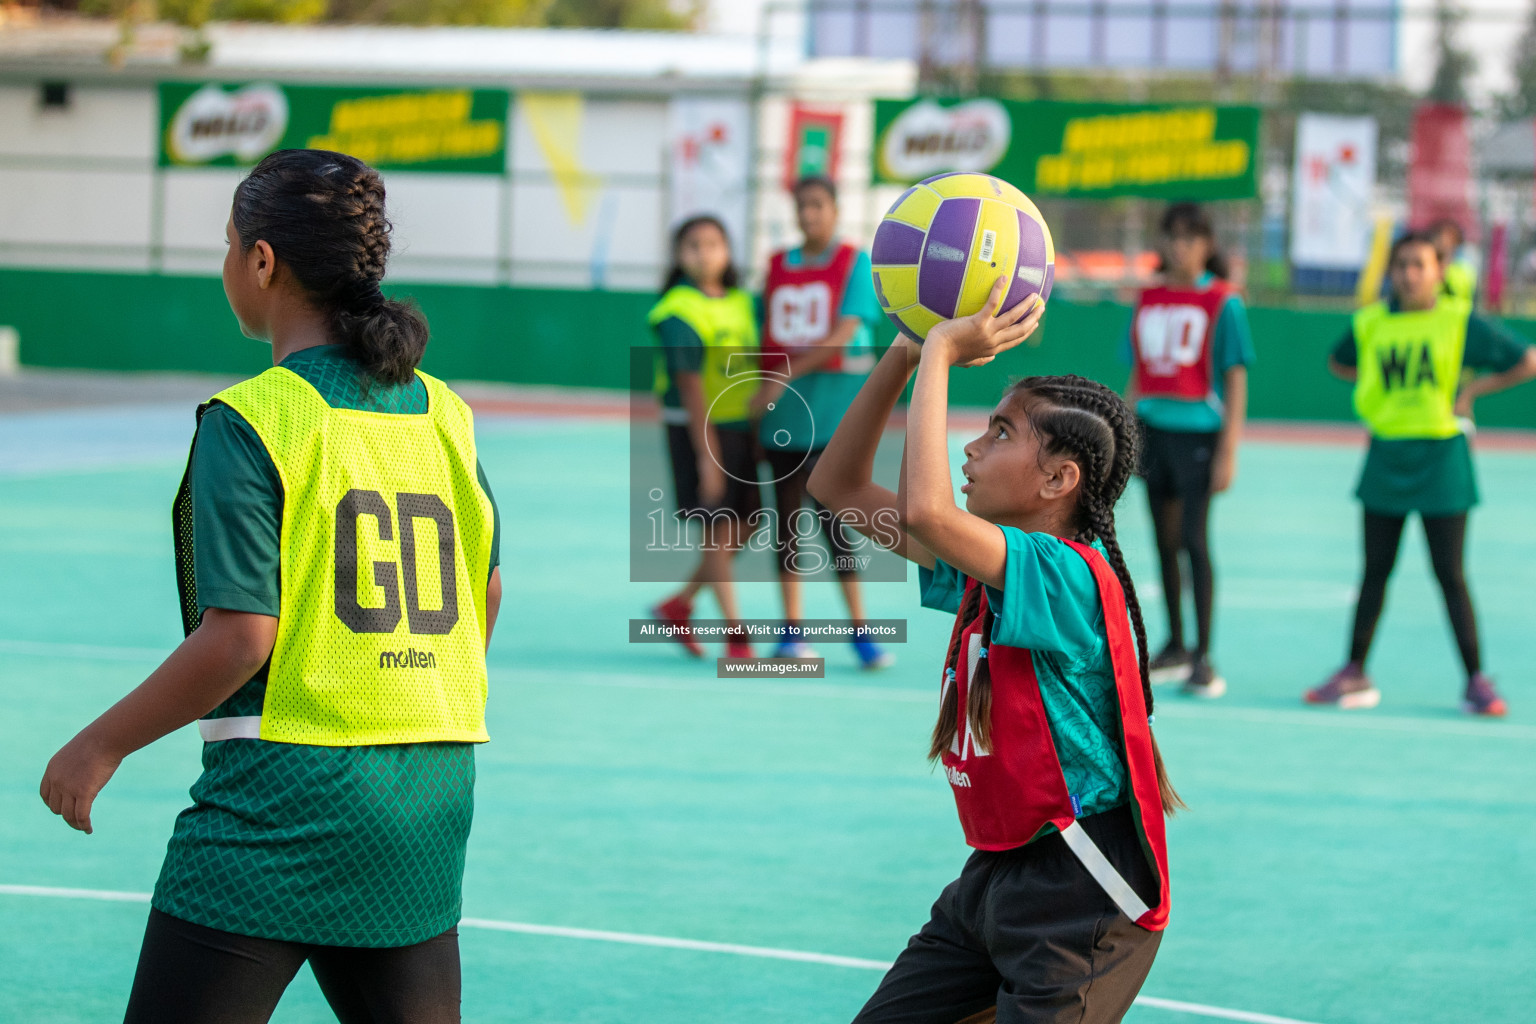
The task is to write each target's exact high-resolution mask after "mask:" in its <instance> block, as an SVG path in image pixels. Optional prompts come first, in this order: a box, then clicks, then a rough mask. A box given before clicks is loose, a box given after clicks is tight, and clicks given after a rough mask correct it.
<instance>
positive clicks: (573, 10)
mask: <svg viewBox="0 0 1536 1024" xmlns="http://www.w3.org/2000/svg"><path fill="white" fill-rule="evenodd" d="M55 3H56V4H57V5H58V6H61V7H62V6H65V5H70V6H76V5H77V9H78V10H79V11H80V12H81V13H82V14H90V15H97V16H106V17H114V18H126V19H128V20H133V21H140V20H152V19H153V18H155V17H159V18H162V19H164V20H166V21H171V22H175V23H176V24H179V25H188V26H191V27H194V28H197V27H201V26H203V25H205V24H207V23H208V22H210V21H263V22H278V23H283V24H292V25H300V24H309V23H312V22H330V23H333V24H335V23H340V24H386V25H490V26H518V27H527V28H535V27H553V28H633V29H661V30H671V31H683V30H687V29H691V28H693V27H694V26H695V25H696V24H697V23H698V20H699V17H700V15H701V14H702V13H703V6H704V5H703V0H55ZM140 8H149V9H148V10H141V9H140Z"/></svg>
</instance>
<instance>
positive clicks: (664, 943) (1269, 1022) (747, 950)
mask: <svg viewBox="0 0 1536 1024" xmlns="http://www.w3.org/2000/svg"><path fill="white" fill-rule="evenodd" d="M0 896H48V897H54V898H57V899H77V900H105V901H108V902H113V903H148V902H149V893H147V892H113V891H111V890H107V889H61V888H54V887H52V886H47V885H0ZM459 925H460V927H463V928H479V929H482V930H485V931H494V932H516V933H518V934H522V935H550V936H554V937H556V938H562V939H581V940H585V941H588V942H616V943H620V944H622V945H627V946H652V947H660V948H662V949H687V950H693V951H695V952H700V953H728V954H730V955H732V956H749V957H755V958H758V959H763V960H792V961H795V962H798V963H809V964H826V965H829V966H832V967H852V968H855V969H858V970H869V971H885V970H889V969H890V966H891V965H890V963H889V962H888V961H884V960H865V959H863V958H861V957H855V956H836V955H834V954H832V953H811V952H807V951H805V950H799V949H775V948H774V947H772V946H742V945H737V944H736V943H733V942H702V941H699V940H698V939H674V938H669V937H667V936H665V935H640V934H637V933H635V932H607V931H598V930H596V929H592V928H562V927H559V926H557V925H548V924H524V923H523V922H521V921H493V920H488V919H486V918H480V917H466V918H463V919H462V920H460V921H459ZM1136 1003H1137V1005H1138V1006H1146V1007H1148V1008H1150V1009H1156V1010H1174V1011H1176V1012H1178V1013H1191V1014H1195V1015H1196V1016H1200V1017H1216V1018H1219V1019H1221V1020H1236V1021H1244V1022H1245V1024H1313V1022H1311V1021H1304V1020H1297V1019H1296V1018H1294V1017H1275V1016H1271V1015H1270V1014H1267V1013H1253V1012H1251V1011H1249V1010H1229V1009H1227V1008H1226V1007H1223V1006H1206V1005H1205V1004H1204V1003H1186V1002H1182V1001H1180V1000H1177V999H1159V998H1157V997H1155V996H1137V997H1136Z"/></svg>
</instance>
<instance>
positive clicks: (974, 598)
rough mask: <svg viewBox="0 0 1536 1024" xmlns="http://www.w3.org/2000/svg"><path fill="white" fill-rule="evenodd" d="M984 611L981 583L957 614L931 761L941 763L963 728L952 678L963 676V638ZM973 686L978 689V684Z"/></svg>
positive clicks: (957, 690)
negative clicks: (969, 626)
mask: <svg viewBox="0 0 1536 1024" xmlns="http://www.w3.org/2000/svg"><path fill="white" fill-rule="evenodd" d="M980 607H981V584H980V583H978V584H976V585H975V586H973V587H971V588H970V589H969V590H967V591H966V592H965V598H964V599H963V600H962V601H961V602H960V610H959V611H958V612H956V614H955V630H954V633H953V635H952V636H950V638H949V653H947V654H945V655H944V675H945V681H944V699H943V700H941V701H940V702H939V720H938V721H937V722H935V723H934V725H933V736H932V738H931V739H930V740H929V743H928V760H930V761H937V760H938V759H939V758H941V757H943V756H944V751H946V750H948V749H949V745H950V744H951V743H953V742H954V739H955V733H956V732H957V731H958V730H959V728H960V687H959V685H958V681H951V680H950V679H949V678H948V677H949V673H950V672H951V671H953V672H955V673H956V674H957V675H958V674H959V672H960V636H961V634H962V633H964V632H965V628H966V626H968V625H970V623H971V620H972V619H974V618H975V617H976V613H977V611H978V610H979V609H980ZM971 682H972V688H974V683H975V681H974V680H972V681H971Z"/></svg>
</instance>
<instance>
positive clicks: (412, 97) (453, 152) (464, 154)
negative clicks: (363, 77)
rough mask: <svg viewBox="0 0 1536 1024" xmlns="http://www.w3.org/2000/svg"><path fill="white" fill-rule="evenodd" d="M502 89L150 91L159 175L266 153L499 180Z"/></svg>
mask: <svg viewBox="0 0 1536 1024" xmlns="http://www.w3.org/2000/svg"><path fill="white" fill-rule="evenodd" d="M510 105H511V95H510V94H509V93H508V92H507V91H505V90H502V89H399V88H394V89H392V88H347V87H337V86H318V85H280V84H277V83H273V82H251V83H247V84H220V83H213V82H209V83H201V82H161V83H160V146H159V149H160V165H161V166H162V167H244V166H249V165H250V164H254V163H256V162H257V161H258V160H260V159H261V158H262V157H264V156H266V155H267V154H268V153H270V152H272V151H273V150H275V149H334V150H337V151H339V152H342V153H349V154H351V155H352V156H355V157H357V158H358V159H359V160H362V161H364V162H365V163H368V164H372V165H373V166H374V167H378V168H380V169H382V170H395V169H398V170H411V171H471V172H483V173H488V174H500V173H502V172H503V171H504V170H505V169H506V163H507V110H508V108H509V107H510Z"/></svg>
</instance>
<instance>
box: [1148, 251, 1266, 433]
mask: <svg viewBox="0 0 1536 1024" xmlns="http://www.w3.org/2000/svg"><path fill="white" fill-rule="evenodd" d="M1213 280H1214V278H1213V277H1212V276H1211V275H1210V274H1205V275H1203V276H1202V277H1201V278H1200V280H1199V281H1197V282H1196V287H1198V288H1202V289H1203V288H1208V287H1210V284H1211V282H1212V281H1213ZM1131 315H1132V316H1135V314H1134V313H1132V314H1131ZM1211 346H1212V352H1211V356H1212V363H1211V394H1209V395H1207V396H1206V398H1205V401H1203V402H1188V401H1184V400H1182V399H1178V398H1142V399H1139V400H1138V401H1137V402H1136V416H1137V418H1138V419H1140V420H1141V421H1142V422H1143V423H1145V424H1146V425H1147V426H1149V427H1156V428H1157V429H1159V430H1171V431H1175V432H1178V433H1190V434H1202V433H1211V432H1214V431H1218V430H1220V429H1221V425H1222V417H1223V416H1224V415H1225V413H1226V405H1225V403H1226V390H1227V371H1228V370H1230V369H1232V367H1234V366H1252V365H1253V358H1254V357H1253V332H1252V331H1251V330H1249V327H1248V310H1247V308H1246V307H1245V306H1244V305H1243V300H1242V298H1241V297H1240V296H1237V295H1233V296H1231V297H1230V298H1228V299H1227V301H1226V303H1225V304H1224V305H1223V306H1222V307H1221V315H1220V316H1218V317H1217V318H1216V330H1215V332H1214V333H1213V335H1212V338H1211ZM1120 357H1121V359H1122V361H1124V362H1125V364H1126V365H1128V366H1131V365H1134V364H1135V359H1136V356H1135V352H1134V350H1133V348H1132V345H1131V331H1130V328H1129V327H1127V328H1126V331H1125V336H1124V337H1123V338H1122V339H1121V343H1120Z"/></svg>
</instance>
